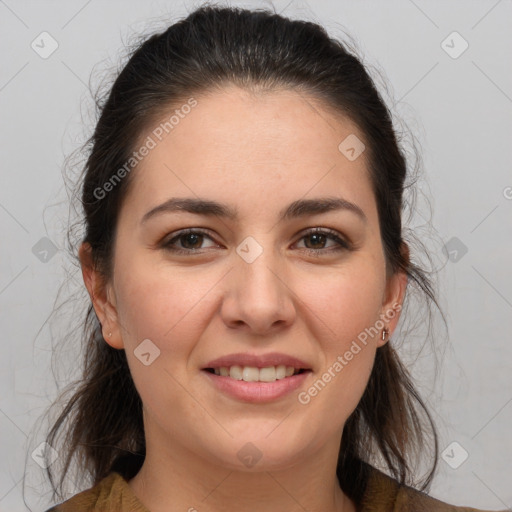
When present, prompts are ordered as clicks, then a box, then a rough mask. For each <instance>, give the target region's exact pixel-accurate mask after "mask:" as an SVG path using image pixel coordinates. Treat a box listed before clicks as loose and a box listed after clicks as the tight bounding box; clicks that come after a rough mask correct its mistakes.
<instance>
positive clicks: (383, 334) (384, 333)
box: [381, 329, 389, 341]
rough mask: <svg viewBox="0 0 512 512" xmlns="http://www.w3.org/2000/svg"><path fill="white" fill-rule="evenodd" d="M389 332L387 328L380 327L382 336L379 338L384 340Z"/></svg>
mask: <svg viewBox="0 0 512 512" xmlns="http://www.w3.org/2000/svg"><path fill="white" fill-rule="evenodd" d="M388 334H389V331H388V330H387V329H382V336H381V340H382V341H385V340H386V338H387V336H388Z"/></svg>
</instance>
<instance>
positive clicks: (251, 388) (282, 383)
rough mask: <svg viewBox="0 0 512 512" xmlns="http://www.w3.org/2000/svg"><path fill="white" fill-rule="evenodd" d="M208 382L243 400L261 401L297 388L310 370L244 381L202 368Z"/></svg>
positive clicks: (269, 400)
mask: <svg viewBox="0 0 512 512" xmlns="http://www.w3.org/2000/svg"><path fill="white" fill-rule="evenodd" d="M203 373H204V374H206V376H207V377H208V378H209V379H210V382H212V384H213V385H214V386H215V387H216V388H217V389H218V390H219V391H221V392H223V393H225V394H227V395H229V396H231V397H233V398H236V399H237V400H242V401H244V402H251V403H262V402H271V401H273V400H277V399H278V398H281V397H283V396H285V395H288V394H289V393H292V392H293V391H295V390H296V389H297V388H299V387H300V386H301V385H302V383H303V382H304V380H305V379H306V378H307V377H308V376H309V374H310V373H311V371H305V372H302V373H298V374H297V375H292V376H291V377H285V378H284V379H279V380H276V381H274V382H245V381H244V380H236V379H232V378H231V377H224V376H222V375H215V374H214V373H210V372H209V371H206V370H203Z"/></svg>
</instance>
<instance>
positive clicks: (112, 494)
mask: <svg viewBox="0 0 512 512" xmlns="http://www.w3.org/2000/svg"><path fill="white" fill-rule="evenodd" d="M124 511H126V512H128V511H130V512H149V511H148V510H147V509H146V508H145V507H144V505H143V504H142V503H141V502H140V501H139V500H138V499H137V497H136V496H135V494H134V493H133V491H132V490H131V488H130V486H129V485H128V482H127V481H126V480H125V479H124V478H123V477H122V476H121V475H120V474H119V473H117V472H112V473H110V474H109V475H108V476H106V477H105V478H104V479H103V480H101V481H100V482H99V483H98V484H96V485H95V486H94V487H91V488H90V489H87V490H85V491H82V492H80V493H78V494H75V496H73V497H71V498H70V499H68V500H66V501H64V502H63V503H60V504H59V505H55V506H54V507H52V508H50V509H48V510H47V511H46V512H124Z"/></svg>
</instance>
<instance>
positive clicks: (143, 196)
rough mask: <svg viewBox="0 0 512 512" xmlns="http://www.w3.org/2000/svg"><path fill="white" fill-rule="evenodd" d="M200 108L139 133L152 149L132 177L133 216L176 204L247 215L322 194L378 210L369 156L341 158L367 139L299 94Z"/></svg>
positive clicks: (232, 93) (217, 101)
mask: <svg viewBox="0 0 512 512" xmlns="http://www.w3.org/2000/svg"><path fill="white" fill-rule="evenodd" d="M194 99H195V101H196V102H197V104H196V105H195V106H194V107H193V108H183V109H181V108H180V104H179V103H177V104H175V105H174V106H173V107H172V108H170V109H168V110H167V111H166V112H164V113H163V114H162V116H161V118H159V119H157V120H156V121H155V122H154V123H153V124H154V126H150V127H149V128H148V129H147V130H146V131H145V132H144V133H142V134H141V138H140V140H141V141H145V140H148V137H150V138H151V139H152V142H153V143H152V144H151V145H152V146H153V147H152V149H151V150H150V151H149V152H148V154H147V155H146V156H145V157H144V158H143V159H141V161H140V162H139V164H138V165H137V167H136V168H135V170H134V171H132V172H133V175H132V176H131V179H132V180H131V184H130V187H129V192H128V196H127V197H126V198H125V204H126V202H129V204H130V209H129V210H130V211H131V212H132V213H134V214H135V212H137V211H139V210H141V209H145V210H147V209H148V207H151V206H154V205H156V204H158V203H160V202H163V201H166V200H167V199H168V198H169V197H171V196H173V197H193V196H196V197H202V198H211V199H214V200H216V201H219V202H223V203H226V204H231V205H237V208H236V209H237V211H238V212H239V214H240V215H241V216H244V215H247V214H251V213H254V212H255V211H260V210H265V211H268V210H275V211H276V212H277V211H278V210H279V211H280V210H281V207H282V205H283V203H284V202H286V203H288V202H291V201H294V200H297V199H299V198H307V197H314V196H318V195H322V196H325V195H331V196H341V197H343V198H345V199H347V200H350V201H352V202H355V203H357V204H359V205H360V206H361V207H362V208H365V209H366V210H368V209H370V210H375V208H374V205H373V204H372V202H373V194H372V191H371V186H370V181H369V175H368V172H367V165H366V154H365V153H364V152H363V153H362V154H361V156H360V157H358V158H356V159H355V160H349V159H348V158H347V157H346V156H345V154H344V153H343V152H341V151H340V149H339V145H340V143H341V142H342V141H344V140H345V139H346V138H347V137H354V136H356V137H357V138H358V139H359V140H363V138H364V137H363V135H362V134H361V133H360V131H359V129H358V128H357V126H356V125H355V124H354V123H352V122H351V121H350V120H349V119H347V118H345V117H341V116H340V115H339V114H336V113H334V112H333V111H332V110H329V108H328V107H326V106H325V105H324V104H321V103H320V102H318V101H317V100H315V99H314V98H313V97H311V96H309V95H306V94H305V93H302V92H301V93H299V92H297V91H291V90H276V91H272V92H258V93H251V92H248V91H246V90H242V89H240V88H238V87H235V86H230V87H226V88H225V89H223V90H220V91H215V92H212V93H209V94H203V95H197V96H194ZM186 104H187V99H185V100H184V101H183V103H182V104H181V105H186ZM171 117H172V123H170V122H169V120H171ZM166 123H167V124H166ZM139 213H140V214H141V215H142V214H143V213H144V212H142V211H140V212H139ZM367 213H368V214H369V215H370V216H371V213H372V212H371V211H370V212H367Z"/></svg>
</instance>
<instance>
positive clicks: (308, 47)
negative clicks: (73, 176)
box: [47, 7, 475, 512]
mask: <svg viewBox="0 0 512 512" xmlns="http://www.w3.org/2000/svg"><path fill="white" fill-rule="evenodd" d="M405 179H406V162H405V160H404V157H403V155H402V153H401V151H400V149H399V147H398V145H397V141H396V137H395V133H394V131H393V126H392V123H391V119H390V115H389V112H388V110H387V109H386V107H385V105H384V103H383V101H382V100H381V98H380V96H379V94H378V93H377V91H376V89H375V87H374V85H373V83H372V80H371V79H370V77H369V76H368V74H367V72H366V71H365V69H364V67H363V66H362V64H361V63H360V61H359V60H358V59H357V58H355V57H354V56H352V55H351V54H350V53H349V52H347V50H346V49H345V48H344V46H343V45H342V44H341V43H339V42H336V41H333V40H331V39H329V37H328V36H327V34H326V33H325V32H324V30H323V29H322V28H321V27H319V26H317V25H315V24H312V23H308V22H302V21H291V20H289V19H286V18H283V17H281V16H278V15H276V14H272V13H269V12H264V11H248V10H240V9H228V8H213V7H204V8H201V9H198V10H196V11H195V12H193V13H192V14H190V15H189V16H188V17H187V18H186V19H185V20H182V21H180V22H179V23H176V24H174V25H172V26H171V27H169V29H168V30H167V31H166V32H164V33H163V34H159V35H154V36H152V37H150V38H149V39H148V40H147V41H145V42H144V43H143V44H142V45H141V46H140V47H139V48H138V49H137V50H136V51H135V52H134V54H133V55H132V56H131V58H130V60H129V62H128V63H127V64H126V66H125V67H124V69H123V70H122V72H121V73H120V75H119V77H118V78H117V80H116V82H115V83H114V85H113V87H112V90H111V92H110V95H109V97H108V100H107V101H106V103H105V104H104V106H103V108H102V112H101V117H100V119H99V121H98V124H97V126H96V130H95V132H94V135H93V137H92V139H91V152H90V156H89V159H88V161H87V164H86V172H85V175H84V180H83V193H82V202H83V207H84V211H85V226H86V234H85V238H84V240H83V243H82V244H81V246H80V249H79V259H80V264H81V267H82V273H83V277H84V282H85V285H86V287H87V290H88V292H89V295H90V297H91V307H90V309H89V314H88V317H87V323H86V327H87V329H88V330H87V331H86V332H87V357H86V368H85V374H84V380H83V383H82V384H81V387H80V388H79V389H78V390H77V391H76V393H75V395H74V396H73V398H72V399H71V400H70V401H69V403H68V404H67V407H66V408H65V410H64V411H63V413H62V414H61V416H60V418H59V419H58V420H57V422H56V423H55V425H54V426H53V428H52V430H51V432H50V434H49V436H48V439H47V441H48V443H49V444H50V445H52V446H54V445H55V444H56V439H57V435H58V434H59V432H61V430H63V428H64V425H65V424H67V422H68V421H69V422H70V423H69V425H70V426H69V429H68V430H67V437H66V438H65V448H64V450H66V457H65V461H66V465H65V467H64V469H63V471H62V474H61V481H60V483H61V484H62V482H63V479H64V477H65V475H66V472H67V470H68V468H69V466H70V464H71V462H72V460H74V458H76V460H77V461H79V464H80V467H81V469H82V470H83V472H84V474H89V475H91V477H92V479H93V481H94V486H92V488H90V489H87V490H85V491H84V492H82V493H80V494H78V495H76V496H74V497H72V498H70V499H68V500H67V501H65V502H64V503H61V504H60V505H58V506H55V507H53V508H52V509H51V510H52V511H57V512H67V511H71V510H72V511H74V512H80V511H86V510H102V511H107V510H108V511H114V510H115V511H125V510H126V511H128V510H130V511H148V510H151V511H152V512H159V511H164V510H165V511H169V510H188V511H195V510H197V511H200V512H202V511H220V510H231V509H234V510H248V511H249V510H250V511H253V512H257V511H260V510H261V511H265V512H268V511H272V510H286V511H299V510H310V511H322V512H334V511H337V512H340V511H343V512H353V511H356V510H358V511H388V510H394V511H405V510H411V511H412V510H414V511H418V510H429V511H431V510H441V511H443V510H466V511H468V510H475V509H470V508H462V507H454V506H450V505H448V504H443V503H441V502H440V501H438V500H435V499H434V498H431V497H428V496H427V494H425V493H424V492H422V490H424V489H425V488H426V487H427V486H428V484H429V483H430V481H431V479H432V477H433V474H434V471H435V468H436V463H437V436H436V431H435V428H434V426H433V423H432V420H431V417H430V415H429V414H428V411H427V409H426V408H425V406H424V404H423V402H422V401H421V399H420V398H419V396H418V395H417V393H416V391H415V389H414V387H413V385H412V383H411V381H410V379H409V377H408V373H407V371H406V369H405V368H404V367H403V366H402V365H401V363H400V361H399V359H398V357H397V354H396V353H395V351H394V350H393V348H392V346H391V345H390V338H391V337H392V336H393V333H394V332H395V330H396V328H397V324H398V321H399V318H400V313H401V311H402V309H403V306H404V304H405V302H404V300H405V297H406V291H407V289H408V287H410V286H416V287H418V289H419V290H420V291H422V292H423V293H424V294H425V297H426V298H427V301H430V302H433V303H434V304H436V300H435V296H434V295H433V292H432V289H431V286H430V283H429V281H428V279H427V278H426V276H425V274H424V273H423V272H422V270H421V269H420V268H419V267H418V266H416V265H415V264H413V263H412V262H411V258H410V257H409V249H408V247H407V244H406V243H405V241H404V240H403V238H402V225H401V208H402V195H403V190H404V182H405ZM420 413H423V414H424V416H425V418H426V420H427V425H428V426H429V427H430V428H431V432H432V439H433V440H434V448H433V450H434V452H433V455H431V458H432V468H431V471H430V473H429V475H428V477H427V478H426V480H425V481H424V483H423V486H421V489H419V490H416V489H414V487H413V486H412V485H411V486H409V485H408V483H411V482H412V480H413V474H412V471H411V469H410V467H411V460H412V456H413V455H414V454H415V453H416V452H418V451H420V448H421V447H422V443H423V442H424V441H425V440H427V439H428V436H427V435H425V434H424V432H423V431H422V428H423V427H422V422H421V421H420V419H421V418H420ZM61 453H62V451H61ZM379 458H380V459H379ZM379 460H380V461H381V465H382V464H384V465H385V466H386V468H387V470H388V472H389V473H391V474H392V475H393V478H392V477H390V476H387V475H386V474H385V473H384V472H381V471H379V470H377V469H376V468H375V467H374V466H377V465H378V462H379ZM382 461H383V462H382ZM372 463H373V465H372ZM48 471H49V477H50V480H51V482H52V485H53V484H54V474H53V471H52V467H49V469H48ZM54 489H55V490H57V486H54Z"/></svg>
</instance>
